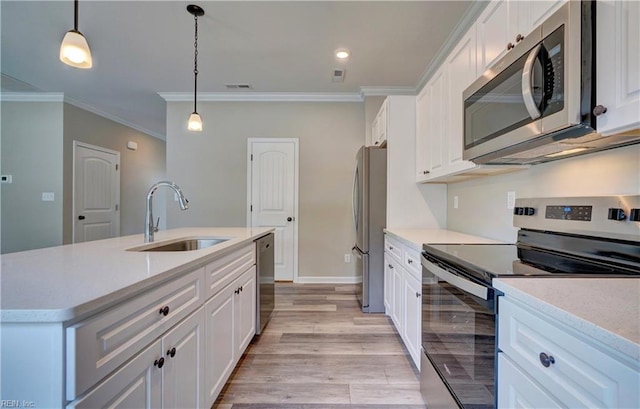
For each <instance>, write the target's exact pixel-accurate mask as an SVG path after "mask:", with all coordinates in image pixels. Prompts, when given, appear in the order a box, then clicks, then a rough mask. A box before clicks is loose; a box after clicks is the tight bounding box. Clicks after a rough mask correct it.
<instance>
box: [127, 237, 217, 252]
mask: <svg viewBox="0 0 640 409" xmlns="http://www.w3.org/2000/svg"><path fill="white" fill-rule="evenodd" d="M227 240H229V238H226V237H203V238H191V239H182V240H177V241H172V242H169V243H162V242H160V243H157V244H153V243H151V244H148V245H145V246H142V247H136V248H132V249H129V251H192V250H200V249H205V248H207V247H211V246H215V245H216V244H220V243H223V242H225V241H227Z"/></svg>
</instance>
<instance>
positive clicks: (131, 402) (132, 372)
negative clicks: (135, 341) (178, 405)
mask: <svg viewBox="0 0 640 409" xmlns="http://www.w3.org/2000/svg"><path fill="white" fill-rule="evenodd" d="M160 358H162V348H161V342H160V340H158V341H156V342H154V343H153V344H151V345H150V346H149V347H148V348H146V349H145V350H143V351H142V352H141V353H139V354H138V355H136V356H135V357H134V358H133V359H131V360H130V361H129V362H127V363H126V364H125V365H124V366H123V367H122V368H120V369H118V370H117V371H115V372H114V373H113V374H112V375H110V376H109V377H107V379H105V380H104V381H103V382H101V383H100V384H99V385H98V386H97V387H96V388H94V389H93V390H92V391H91V392H89V393H88V394H86V395H85V396H84V397H82V398H80V399H78V400H75V401H73V402H71V403H70V404H69V405H67V409H72V408H73V409H84V408H87V409H89V408H91V409H92V408H148V409H156V408H159V407H161V399H162V369H161V368H158V367H157V365H154V362H158V360H159V359H160Z"/></svg>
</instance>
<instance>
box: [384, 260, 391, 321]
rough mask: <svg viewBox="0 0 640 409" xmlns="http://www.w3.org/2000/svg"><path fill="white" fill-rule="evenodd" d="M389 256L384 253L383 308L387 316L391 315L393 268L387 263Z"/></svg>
mask: <svg viewBox="0 0 640 409" xmlns="http://www.w3.org/2000/svg"><path fill="white" fill-rule="evenodd" d="M388 259H389V256H388V255H387V253H386V252H385V253H384V308H385V312H386V314H387V315H388V316H391V315H392V314H393V313H392V311H393V274H392V272H393V266H392V265H391V263H390V262H389V260H388Z"/></svg>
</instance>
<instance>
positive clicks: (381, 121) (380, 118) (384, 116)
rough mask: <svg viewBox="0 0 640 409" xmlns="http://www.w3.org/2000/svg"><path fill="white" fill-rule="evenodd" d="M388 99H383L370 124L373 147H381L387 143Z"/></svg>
mask: <svg viewBox="0 0 640 409" xmlns="http://www.w3.org/2000/svg"><path fill="white" fill-rule="evenodd" d="M387 101H388V99H385V100H384V102H382V106H380V110H378V113H377V114H376V117H375V119H374V120H373V122H372V123H371V144H372V145H373V146H383V145H384V144H385V143H386V142H387V133H388V129H389V126H388V122H389V121H388V116H389V113H388V111H389V109H388V102H387Z"/></svg>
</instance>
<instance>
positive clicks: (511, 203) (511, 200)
mask: <svg viewBox="0 0 640 409" xmlns="http://www.w3.org/2000/svg"><path fill="white" fill-rule="evenodd" d="M514 207H516V192H507V209H510V210H513V208H514Z"/></svg>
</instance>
